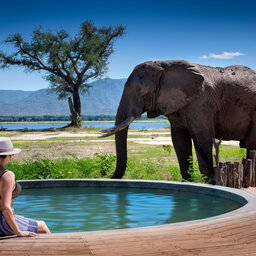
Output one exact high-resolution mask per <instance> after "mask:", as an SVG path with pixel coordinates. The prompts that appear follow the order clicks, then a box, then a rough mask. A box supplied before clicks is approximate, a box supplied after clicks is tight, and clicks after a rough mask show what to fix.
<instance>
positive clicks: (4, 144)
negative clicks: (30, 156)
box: [0, 137, 21, 156]
mask: <svg viewBox="0 0 256 256" xmlns="http://www.w3.org/2000/svg"><path fill="white" fill-rule="evenodd" d="M20 152H21V149H19V148H14V147H13V144H12V141H11V139H10V138H7V137H0V155H1V156H3V155H4V156H7V155H15V154H18V153H20Z"/></svg>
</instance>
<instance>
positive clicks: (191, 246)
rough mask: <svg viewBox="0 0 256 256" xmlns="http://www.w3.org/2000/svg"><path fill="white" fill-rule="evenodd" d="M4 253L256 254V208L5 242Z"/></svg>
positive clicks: (2, 242)
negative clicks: (196, 218)
mask: <svg viewBox="0 0 256 256" xmlns="http://www.w3.org/2000/svg"><path fill="white" fill-rule="evenodd" d="M0 255H3V256H7V255H13V256H15V255H17V256H18V255H19V256H20V255H24V256H25V255H26V256H29V255H44V256H45V255H60V256H63V255H69V256H71V255H88V256H89V255H90V256H91V255H97V256H100V255H102V256H114V255H116V256H121V255H129V256H130V255H136V256H142V255H145V256H158V255H171V256H186V255H189V256H192V255H205V256H211V255H217V256H221V255H223V256H229V255H230V256H235V255H239V256H242V255H246V256H252V255H256V212H250V213H245V212H241V213H237V214H234V215H232V216H226V217H223V218H219V219H214V220H204V221H200V222H193V223H183V224H174V225H163V226H157V227H148V228H137V229H125V230H124V229H123V230H114V231H98V232H88V233H86V232H81V233H66V234H51V235H39V236H38V237H35V238H11V239H4V240H0Z"/></svg>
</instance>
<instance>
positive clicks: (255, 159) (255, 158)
mask: <svg viewBox="0 0 256 256" xmlns="http://www.w3.org/2000/svg"><path fill="white" fill-rule="evenodd" d="M249 159H251V160H252V181H251V184H250V186H251V187H255V186H256V173H255V172H256V151H255V150H252V151H249Z"/></svg>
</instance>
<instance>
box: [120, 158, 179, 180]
mask: <svg viewBox="0 0 256 256" xmlns="http://www.w3.org/2000/svg"><path fill="white" fill-rule="evenodd" d="M167 162H168V161H167V160H165V159H157V160H156V161H149V160H138V159H137V158H136V157H132V158H128V161H127V169H126V172H125V175H124V178H126V179H145V180H172V181H181V180H182V178H181V175H180V170H179V167H178V166H170V165H169V164H168V163H167Z"/></svg>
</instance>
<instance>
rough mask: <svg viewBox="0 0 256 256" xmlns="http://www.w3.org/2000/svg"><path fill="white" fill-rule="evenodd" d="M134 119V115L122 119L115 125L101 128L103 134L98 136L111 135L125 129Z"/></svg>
mask: <svg viewBox="0 0 256 256" xmlns="http://www.w3.org/2000/svg"><path fill="white" fill-rule="evenodd" d="M134 119H135V117H134V116H130V117H128V118H127V119H125V121H123V122H122V123H121V124H119V125H116V126H115V127H112V128H109V129H104V130H101V131H100V132H102V133H104V134H103V135H101V136H99V138H105V137H108V136H111V135H113V134H115V133H117V132H119V131H121V130H123V129H125V128H126V127H128V126H129V125H130V124H131V123H132V122H133V121H134Z"/></svg>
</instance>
